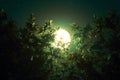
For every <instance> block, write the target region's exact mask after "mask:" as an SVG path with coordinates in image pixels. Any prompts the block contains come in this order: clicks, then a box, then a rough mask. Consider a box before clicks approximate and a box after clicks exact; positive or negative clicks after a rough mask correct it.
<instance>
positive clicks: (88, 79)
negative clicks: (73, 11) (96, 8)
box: [74, 11, 120, 80]
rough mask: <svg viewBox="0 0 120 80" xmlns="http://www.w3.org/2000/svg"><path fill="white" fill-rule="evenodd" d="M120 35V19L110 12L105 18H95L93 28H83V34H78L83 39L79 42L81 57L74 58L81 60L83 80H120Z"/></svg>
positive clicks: (80, 70)
mask: <svg viewBox="0 0 120 80" xmlns="http://www.w3.org/2000/svg"><path fill="white" fill-rule="evenodd" d="M78 30H79V29H78ZM78 32H79V31H78ZM119 34H120V17H119V15H117V14H116V13H115V12H114V11H110V12H109V13H108V14H107V15H106V16H105V17H95V19H94V22H93V24H92V25H91V26H85V27H83V28H82V30H81V33H78V34H77V38H81V40H80V41H78V43H81V46H80V47H79V52H77V53H79V56H76V57H74V59H75V58H77V59H79V61H78V63H77V65H78V68H79V72H80V74H81V75H82V76H81V79H83V80H115V79H116V80H117V79H119V74H120V65H119V64H120V57H118V56H120V55H119V52H120V50H119V48H120V43H119V40H120V37H119V36H118V35H119ZM77 38H76V39H77ZM74 56H75V55H74ZM80 56H81V57H80Z"/></svg>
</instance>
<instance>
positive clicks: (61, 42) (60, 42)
mask: <svg viewBox="0 0 120 80" xmlns="http://www.w3.org/2000/svg"><path fill="white" fill-rule="evenodd" d="M54 35H55V38H54V43H53V46H54V47H55V48H60V49H64V48H67V47H68V46H69V45H70V42H71V37H70V34H69V33H68V32H67V31H66V30H64V29H59V30H57V31H56V32H55V33H54Z"/></svg>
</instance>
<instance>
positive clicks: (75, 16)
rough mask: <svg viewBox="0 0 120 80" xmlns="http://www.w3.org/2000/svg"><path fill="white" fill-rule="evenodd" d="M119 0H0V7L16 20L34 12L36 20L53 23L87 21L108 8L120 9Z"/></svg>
mask: <svg viewBox="0 0 120 80" xmlns="http://www.w3.org/2000/svg"><path fill="white" fill-rule="evenodd" d="M119 5H120V0H0V7H1V8H4V9H5V11H6V12H7V14H8V15H9V16H10V17H12V18H13V19H14V20H16V22H17V23H19V24H20V23H22V24H24V22H25V21H26V19H27V18H28V17H29V15H30V14H31V13H34V14H35V15H36V17H37V21H38V22H43V21H45V20H47V19H53V20H54V22H55V23H71V22H77V23H79V24H84V23H89V22H90V21H91V19H92V17H93V14H96V15H105V14H106V13H107V11H108V10H109V9H111V8H112V9H115V10H117V11H120V7H119Z"/></svg>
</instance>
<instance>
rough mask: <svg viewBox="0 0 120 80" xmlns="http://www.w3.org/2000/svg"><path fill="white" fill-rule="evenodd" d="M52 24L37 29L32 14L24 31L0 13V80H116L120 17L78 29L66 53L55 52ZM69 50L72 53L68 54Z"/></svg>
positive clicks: (113, 15)
mask: <svg viewBox="0 0 120 80" xmlns="http://www.w3.org/2000/svg"><path fill="white" fill-rule="evenodd" d="M53 26H54V25H53V24H52V20H48V21H46V22H45V23H44V25H38V24H37V23H36V18H35V15H34V14H31V15H30V16H29V18H28V20H27V21H26V24H25V26H24V27H23V28H19V29H18V26H17V25H16V23H15V22H14V21H13V20H12V19H11V18H9V17H8V16H7V14H6V13H5V11H4V10H3V9H0V72H1V73H2V77H0V79H1V80H2V79H6V80H117V79H119V74H120V54H119V53H120V50H119V49H120V16H119V15H118V14H117V13H116V12H115V11H110V12H109V13H108V14H107V15H106V16H103V17H97V16H95V17H94V19H93V23H91V24H87V25H86V26H85V27H81V26H79V25H77V24H73V25H72V27H73V30H74V31H75V34H74V36H73V39H72V45H71V47H70V48H68V49H62V50H61V49H59V48H54V47H53V46H52V45H51V43H53V41H54V31H55V30H57V28H54V27H53ZM70 49H71V50H70ZM4 76H5V77H4Z"/></svg>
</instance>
